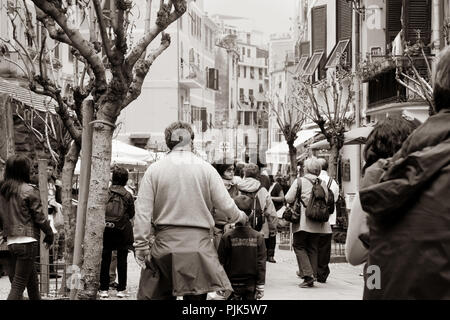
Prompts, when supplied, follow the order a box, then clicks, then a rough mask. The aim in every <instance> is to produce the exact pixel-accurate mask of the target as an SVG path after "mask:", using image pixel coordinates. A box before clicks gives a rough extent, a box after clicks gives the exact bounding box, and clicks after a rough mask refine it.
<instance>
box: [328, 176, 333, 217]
mask: <svg viewBox="0 0 450 320" xmlns="http://www.w3.org/2000/svg"><path fill="white" fill-rule="evenodd" d="M332 183H333V178H331V177H330V178H329V180H328V184H327V188H328V198H327V207H328V214H329V215H332V214H333V212H334V194H333V191H331V189H330V187H331V184H332Z"/></svg>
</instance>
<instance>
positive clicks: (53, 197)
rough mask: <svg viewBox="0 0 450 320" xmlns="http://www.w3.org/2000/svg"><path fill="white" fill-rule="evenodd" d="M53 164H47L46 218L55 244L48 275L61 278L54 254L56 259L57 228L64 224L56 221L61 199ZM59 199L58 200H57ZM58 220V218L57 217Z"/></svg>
mask: <svg viewBox="0 0 450 320" xmlns="http://www.w3.org/2000/svg"><path fill="white" fill-rule="evenodd" d="M55 169H56V168H55V166H54V165H53V164H49V165H48V166H47V190H48V193H47V194H48V219H49V221H50V226H51V227H52V229H53V234H54V238H55V244H56V245H55V244H54V245H53V246H52V249H51V250H50V252H49V256H48V257H49V277H50V278H61V275H58V270H57V268H56V266H55V256H56V259H58V249H59V243H58V242H59V232H58V229H60V231H61V229H62V227H63V226H64V225H61V223H60V221H57V217H58V218H60V217H62V204H61V199H57V196H60V192H58V187H57V185H58V184H59V183H57V179H56V175H55ZM58 200H59V201H58ZM59 220H60V219H59Z"/></svg>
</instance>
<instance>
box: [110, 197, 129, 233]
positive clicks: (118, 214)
mask: <svg viewBox="0 0 450 320" xmlns="http://www.w3.org/2000/svg"><path fill="white" fill-rule="evenodd" d="M123 197H124V196H123V195H122V194H120V193H118V192H115V191H112V190H109V195H108V202H107V204H106V211H105V221H106V227H108V228H113V229H118V230H123V229H124V228H125V225H126V222H127V217H126V214H125V200H124V198H123Z"/></svg>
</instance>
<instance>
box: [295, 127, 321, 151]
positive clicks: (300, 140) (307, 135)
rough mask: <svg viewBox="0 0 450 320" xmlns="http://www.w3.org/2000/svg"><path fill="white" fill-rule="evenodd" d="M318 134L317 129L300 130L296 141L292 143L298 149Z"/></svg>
mask: <svg viewBox="0 0 450 320" xmlns="http://www.w3.org/2000/svg"><path fill="white" fill-rule="evenodd" d="M319 132H320V130H319V129H311V130H301V131H299V132H298V133H297V139H296V140H295V142H294V147H296V148H298V147H299V146H301V145H302V144H304V143H305V142H306V141H308V140H309V139H311V138H313V137H314V136H316V135H317V134H318V133H319Z"/></svg>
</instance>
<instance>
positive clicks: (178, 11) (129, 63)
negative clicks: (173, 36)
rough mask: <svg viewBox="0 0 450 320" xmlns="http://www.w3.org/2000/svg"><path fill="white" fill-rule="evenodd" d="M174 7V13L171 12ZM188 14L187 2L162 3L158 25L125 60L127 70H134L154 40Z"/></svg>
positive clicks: (183, 0)
mask: <svg viewBox="0 0 450 320" xmlns="http://www.w3.org/2000/svg"><path fill="white" fill-rule="evenodd" d="M172 5H173V7H174V11H172V12H171V9H172ZM185 12H186V0H171V1H169V3H168V4H165V3H163V2H161V6H160V8H159V11H158V17H157V19H156V25H155V26H153V27H152V28H151V29H150V30H149V32H148V33H146V34H145V36H144V37H143V38H142V39H141V40H139V42H138V43H137V44H136V46H135V47H134V48H133V49H132V50H131V52H130V53H129V54H128V56H127V58H126V59H125V66H126V68H133V66H134V65H135V64H136V62H137V60H138V59H139V57H140V56H141V55H142V53H143V52H144V51H145V50H146V48H147V46H148V45H149V44H150V42H152V40H153V39H155V38H156V36H158V34H160V33H161V32H162V31H164V30H165V29H166V28H167V27H168V26H169V25H170V24H171V23H172V22H174V21H176V20H177V19H178V18H179V17H181V16H182V15H183V14H184V13H185Z"/></svg>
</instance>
